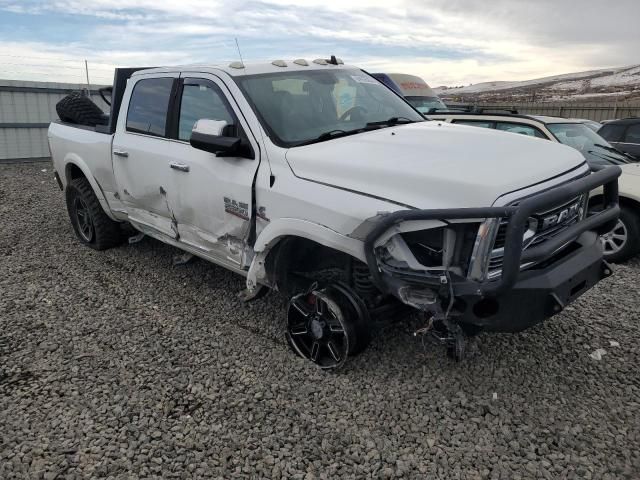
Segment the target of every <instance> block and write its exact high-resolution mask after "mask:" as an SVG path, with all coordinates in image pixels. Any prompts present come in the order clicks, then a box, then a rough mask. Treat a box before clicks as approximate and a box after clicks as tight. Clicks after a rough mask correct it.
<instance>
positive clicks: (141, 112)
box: [126, 78, 174, 137]
mask: <svg viewBox="0 0 640 480" xmlns="http://www.w3.org/2000/svg"><path fill="white" fill-rule="evenodd" d="M173 84H174V79H173V78H146V79H142V80H138V82H137V83H136V84H135V86H134V87H133V92H131V99H130V100H129V108H128V110H127V126H126V129H127V131H128V132H133V133H142V134H146V135H153V136H157V137H166V136H167V113H168V111H169V102H170V100H171V93H172V91H173Z"/></svg>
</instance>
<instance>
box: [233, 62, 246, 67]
mask: <svg viewBox="0 0 640 480" xmlns="http://www.w3.org/2000/svg"><path fill="white" fill-rule="evenodd" d="M229 68H244V63H242V62H231V63H230V64H229Z"/></svg>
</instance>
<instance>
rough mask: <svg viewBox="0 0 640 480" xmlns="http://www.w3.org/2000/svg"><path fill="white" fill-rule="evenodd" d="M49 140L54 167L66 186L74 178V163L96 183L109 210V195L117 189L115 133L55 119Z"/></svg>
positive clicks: (94, 184)
mask: <svg viewBox="0 0 640 480" xmlns="http://www.w3.org/2000/svg"><path fill="white" fill-rule="evenodd" d="M99 127H103V128H107V127H106V125H100V126H99ZM48 139H49V149H50V150H51V159H52V161H53V167H54V169H55V171H56V173H57V174H58V176H59V177H60V180H61V182H62V184H63V186H66V184H67V183H68V182H69V181H70V180H71V179H72V178H73V171H71V169H70V167H68V165H69V163H70V162H73V164H75V165H76V166H77V167H78V168H80V169H81V170H82V172H83V173H84V175H85V176H86V177H87V178H88V179H89V181H90V182H91V183H92V185H93V186H94V188H95V191H96V194H97V195H98V197H99V199H100V202H101V204H102V205H103V208H105V211H107V212H109V207H108V205H107V202H106V200H105V197H107V198H109V199H110V198H112V197H113V195H114V194H115V192H117V188H116V182H115V178H114V176H113V168H112V165H111V142H112V140H113V135H112V134H110V133H104V132H100V131H99V129H96V127H90V126H86V125H76V124H71V123H64V122H61V121H55V122H52V123H51V124H50V125H49V132H48ZM96 187H97V188H96ZM101 196H102V198H100V197H101ZM103 202H104V203H103ZM109 202H110V200H109Z"/></svg>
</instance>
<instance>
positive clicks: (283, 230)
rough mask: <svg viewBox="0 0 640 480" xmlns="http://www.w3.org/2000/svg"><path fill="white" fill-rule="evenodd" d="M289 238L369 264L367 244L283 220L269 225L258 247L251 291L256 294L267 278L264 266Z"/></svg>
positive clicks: (304, 222)
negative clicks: (268, 258) (303, 240)
mask: <svg viewBox="0 0 640 480" xmlns="http://www.w3.org/2000/svg"><path fill="white" fill-rule="evenodd" d="M286 237H300V238H306V239H308V240H312V241H314V242H317V243H319V244H321V245H324V246H325V247H329V248H332V249H334V250H337V251H340V252H344V253H346V254H348V255H351V256H352V257H354V258H357V259H358V260H360V261H362V262H366V257H365V255H364V243H363V242H362V241H361V240H358V239H355V238H351V237H347V236H345V235H342V234H341V233H338V232H336V231H335V230H332V229H330V228H329V227H326V226H324V225H320V224H317V223H314V222H310V221H308V220H300V219H297V218H280V219H278V220H272V221H271V223H269V225H267V226H266V227H265V228H264V230H262V232H260V235H258V238H257V239H256V243H255V245H254V251H255V252H256V255H255V256H254V258H253V260H252V262H251V265H250V267H249V272H248V274H247V288H248V289H249V290H253V289H255V288H256V286H257V285H258V284H260V283H262V280H263V279H264V278H265V277H266V272H265V265H264V262H265V260H266V258H267V255H268V254H269V252H270V251H271V249H272V248H273V247H275V246H276V245H277V244H278V242H279V241H280V240H282V239H284V238H286Z"/></svg>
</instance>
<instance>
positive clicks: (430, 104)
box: [371, 73, 447, 114]
mask: <svg viewBox="0 0 640 480" xmlns="http://www.w3.org/2000/svg"><path fill="white" fill-rule="evenodd" d="M371 76H372V77H374V78H375V79H376V80H378V81H380V82H382V83H383V84H384V85H386V86H387V87H389V88H390V89H391V90H393V91H394V92H396V93H397V94H398V95H400V96H402V97H404V98H405V100H406V101H407V102H409V103H410V104H411V105H413V107H414V108H415V109H416V110H418V111H419V112H420V113H422V114H425V113H427V112H429V111H430V110H432V109H434V108H436V109H446V108H447V106H446V105H445V104H444V102H443V101H442V100H440V98H439V97H438V95H437V94H436V92H434V91H433V90H432V89H431V87H429V85H427V82H425V81H424V80H423V79H421V78H420V77H416V76H415V75H407V74H405V73H372V74H371Z"/></svg>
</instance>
